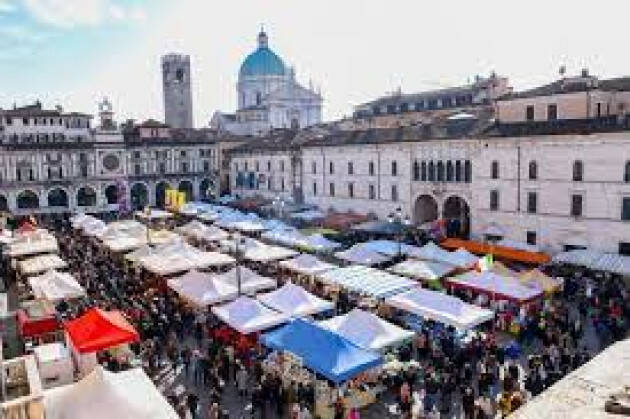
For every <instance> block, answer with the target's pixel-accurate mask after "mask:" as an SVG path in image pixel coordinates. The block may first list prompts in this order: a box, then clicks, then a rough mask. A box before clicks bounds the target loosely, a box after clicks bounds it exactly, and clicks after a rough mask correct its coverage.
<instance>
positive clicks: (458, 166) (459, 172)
mask: <svg viewBox="0 0 630 419" xmlns="http://www.w3.org/2000/svg"><path fill="white" fill-rule="evenodd" d="M461 181H462V162H461V161H459V160H457V161H456V162H455V182H461Z"/></svg>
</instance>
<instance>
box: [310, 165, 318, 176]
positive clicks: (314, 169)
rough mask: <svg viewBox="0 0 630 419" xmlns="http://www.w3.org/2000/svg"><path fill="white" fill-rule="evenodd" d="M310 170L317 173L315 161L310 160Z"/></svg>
mask: <svg viewBox="0 0 630 419" xmlns="http://www.w3.org/2000/svg"><path fill="white" fill-rule="evenodd" d="M311 172H312V173H313V174H316V173H317V163H315V162H312V163H311Z"/></svg>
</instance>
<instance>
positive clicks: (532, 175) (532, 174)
mask: <svg viewBox="0 0 630 419" xmlns="http://www.w3.org/2000/svg"><path fill="white" fill-rule="evenodd" d="M529 179H530V180H536V179H538V164H537V163H536V162H535V161H534V160H532V161H530V162H529Z"/></svg>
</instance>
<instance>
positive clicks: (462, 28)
mask: <svg viewBox="0 0 630 419" xmlns="http://www.w3.org/2000/svg"><path fill="white" fill-rule="evenodd" d="M629 12H630V2H627V1H615V0H610V1H609V0H599V1H598V2H596V3H592V2H588V3H586V2H580V1H571V0H555V1H550V0H544V1H541V0H529V1H526V2H522V1H521V2H516V1H505V0H502V1H501V0H475V1H470V0H460V1H454V0H450V1H449V0H441V1H423V0H409V1H407V0H391V1H383V0H334V1H333V0H311V1H305V0H264V1H261V0H228V1H214V0H0V107H4V108H7V107H11V106H12V105H13V103H14V102H16V103H17V104H18V105H23V104H26V103H29V102H32V101H34V100H35V99H37V98H39V99H41V100H42V101H43V102H44V105H45V106H47V107H52V106H54V105H56V104H62V105H63V106H64V108H65V109H67V110H76V111H82V112H88V113H96V107H97V102H98V100H99V99H100V98H101V97H103V96H104V95H107V96H109V97H110V98H111V100H112V101H113V103H114V107H115V111H116V113H117V115H116V116H117V118H118V119H119V120H122V119H124V118H136V119H138V120H144V119H146V118H150V117H151V118H156V119H163V103H162V88H161V76H160V56H161V55H162V54H165V53H168V52H179V53H185V54H189V55H190V56H191V59H192V66H193V69H192V76H193V106H194V115H195V125H196V126H197V127H202V126H206V125H207V124H208V122H209V120H210V117H211V115H212V113H213V112H214V111H215V110H223V111H233V110H234V108H235V106H236V82H237V76H238V69H239V66H240V64H241V62H242V60H243V59H244V58H245V56H246V55H247V54H248V53H250V52H252V51H253V50H254V49H255V48H256V35H257V33H258V31H259V29H260V25H261V24H264V26H265V29H266V31H267V33H268V35H269V45H270V47H271V48H272V49H273V50H274V51H275V52H276V53H277V54H278V55H280V57H282V58H283V60H284V61H285V63H286V64H287V65H292V66H295V69H296V73H297V78H298V79H299V80H300V81H301V82H302V83H303V84H304V85H306V86H308V84H309V80H312V82H313V84H314V86H316V87H317V86H321V89H322V94H323V96H324V117H325V119H327V120H330V119H335V118H339V117H342V116H343V115H349V114H351V113H352V109H353V106H354V105H357V104H359V103H361V102H365V101H368V100H372V99H374V98H376V97H378V96H381V95H383V94H385V93H387V92H391V91H394V90H396V89H398V88H399V87H400V88H401V89H402V91H403V92H408V93H411V92H415V91H420V90H423V89H435V88H438V87H447V86H452V85H458V84H463V83H466V81H467V80H468V79H472V78H473V77H474V75H475V74H482V75H487V74H489V73H490V72H491V71H492V70H495V71H496V72H497V73H498V74H500V75H506V76H508V77H509V78H510V80H511V83H512V85H513V86H514V87H515V88H516V89H523V88H527V87H532V86H536V85H539V84H543V83H547V82H549V81H551V80H553V79H555V78H557V74H558V68H559V67H560V65H561V64H564V65H566V67H567V72H568V74H576V73H578V72H579V71H580V69H581V68H582V67H588V68H589V69H590V71H591V73H592V74H596V75H599V76H601V77H614V76H621V75H627V74H630V62H628V59H627V49H628V46H627V39H628V36H627V31H626V30H625V29H626V27H627V16H628V15H629Z"/></svg>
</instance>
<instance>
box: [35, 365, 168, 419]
mask: <svg viewBox="0 0 630 419" xmlns="http://www.w3.org/2000/svg"><path fill="white" fill-rule="evenodd" d="M44 406H45V409H46V418H47V419H85V418H90V419H113V418H116V419H177V418H178V417H179V416H178V415H177V414H176V413H175V411H174V410H173V408H172V407H171V406H170V405H169V404H168V402H167V401H166V399H164V397H163V396H162V395H161V394H160V392H159V391H158V390H157V388H156V387H155V385H154V384H153V383H152V382H151V380H150V379H149V377H147V375H146V374H145V373H144V372H143V371H142V369H140V368H134V369H131V370H127V371H123V372H119V373H112V372H109V371H106V370H104V369H103V368H102V367H101V366H97V367H96V368H95V369H94V370H93V371H92V372H91V373H90V374H89V375H87V376H86V377H85V378H83V379H82V380H81V381H79V382H77V383H74V384H69V385H66V386H61V387H56V388H52V389H50V390H46V391H45V392H44Z"/></svg>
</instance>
